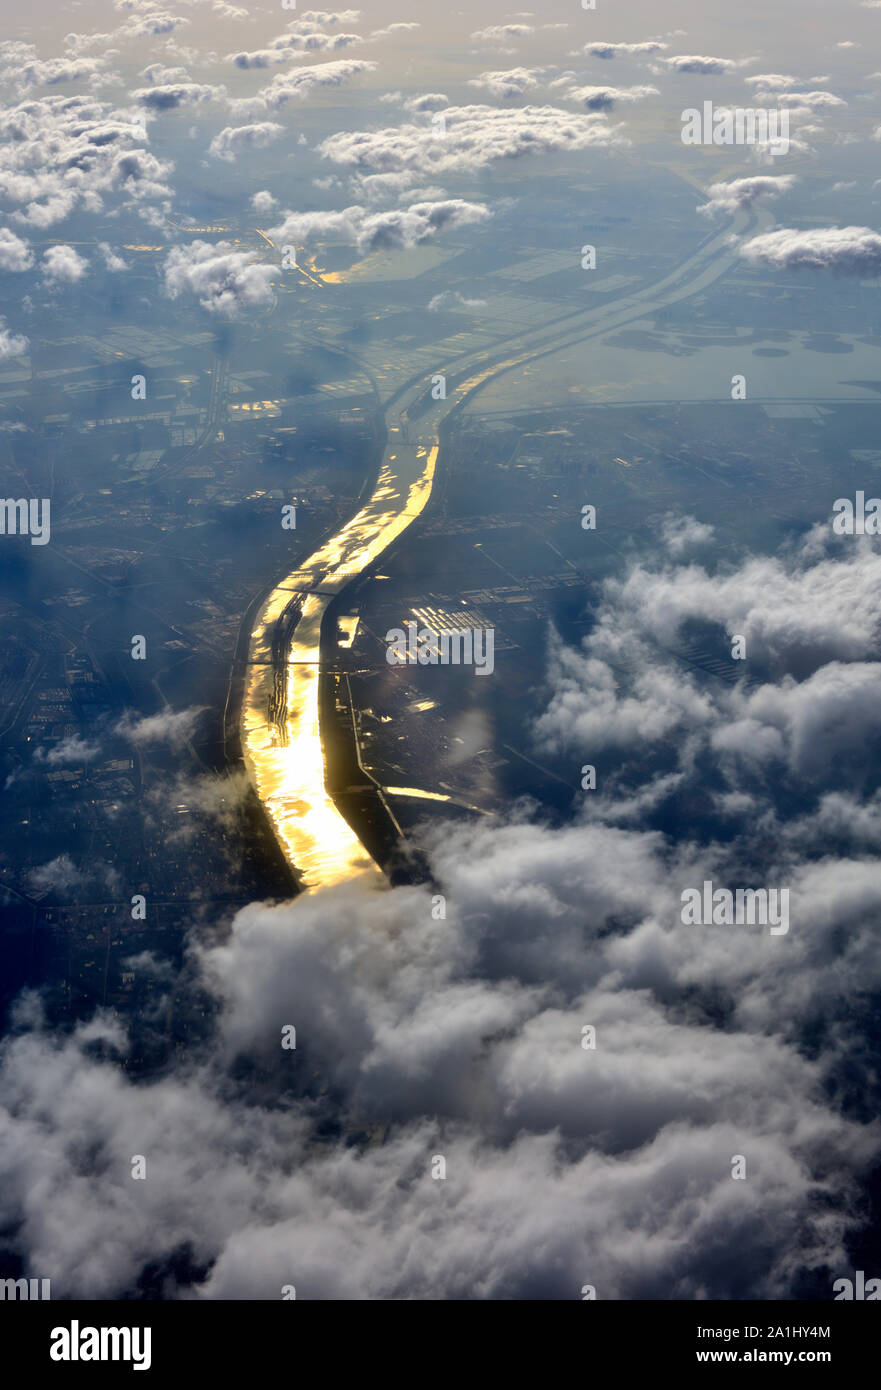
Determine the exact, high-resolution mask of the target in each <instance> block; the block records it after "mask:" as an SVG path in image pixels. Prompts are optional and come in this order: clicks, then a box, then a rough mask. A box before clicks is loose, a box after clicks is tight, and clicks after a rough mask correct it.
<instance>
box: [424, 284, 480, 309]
mask: <svg viewBox="0 0 881 1390" xmlns="http://www.w3.org/2000/svg"><path fill="white" fill-rule="evenodd" d="M485 306H486V300H485V299H468V298H467V297H466V296H465V295H464V294H460V293H459V291H458V290H443V291H442V292H441V293H440V294H436V295H435V296H434V298H433V299H430V300H429V302H428V312H429V313H430V314H437V313H440V312H441V310H445V309H483V308H485Z"/></svg>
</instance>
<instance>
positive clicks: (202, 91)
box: [131, 82, 226, 111]
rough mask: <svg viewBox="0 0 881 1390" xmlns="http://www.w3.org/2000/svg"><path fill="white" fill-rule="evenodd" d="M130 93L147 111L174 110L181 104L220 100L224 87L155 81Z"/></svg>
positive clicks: (223, 96) (196, 83)
mask: <svg viewBox="0 0 881 1390" xmlns="http://www.w3.org/2000/svg"><path fill="white" fill-rule="evenodd" d="M131 95H132V100H133V101H136V102H137V103H138V105H139V106H145V107H146V108H147V110H148V111H176V110H177V109H178V107H181V106H198V105H201V104H202V103H203V102H206V101H222V100H223V99H224V98H225V96H226V88H225V87H211V86H207V85H205V84H204V83H200V82H174V83H157V84H156V85H154V86H152V87H139V88H138V89H137V90H136V91H134V92H132V94H131Z"/></svg>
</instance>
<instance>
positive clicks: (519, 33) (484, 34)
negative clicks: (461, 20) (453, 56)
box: [471, 24, 535, 44]
mask: <svg viewBox="0 0 881 1390" xmlns="http://www.w3.org/2000/svg"><path fill="white" fill-rule="evenodd" d="M534 33H535V29H534V27H533V26H532V25H531V24H490V25H488V27H487V28H486V29H476V30H475V32H474V33H473V34H472V35H471V38H472V39H473V40H474V42H476V43H491V44H500V43H509V42H510V41H511V39H525V38H528V37H529V35H530V34H534Z"/></svg>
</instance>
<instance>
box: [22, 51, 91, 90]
mask: <svg viewBox="0 0 881 1390" xmlns="http://www.w3.org/2000/svg"><path fill="white" fill-rule="evenodd" d="M108 61H109V59H108V58H107V57H103V58H83V57H81V58H46V59H39V58H35V59H33V60H31V61H28V62H24V63H21V64H16V65H15V66H12V67H8V68H4V69H3V70H2V71H0V82H9V83H14V84H15V85H16V86H17V87H19V88H21V89H24V88H27V87H55V86H58V84H59V83H67V82H77V81H79V80H80V79H82V78H92V77H95V76H97V75H98V74H100V73H102V72H103V70H104V69H105V68H106V67H107V63H108Z"/></svg>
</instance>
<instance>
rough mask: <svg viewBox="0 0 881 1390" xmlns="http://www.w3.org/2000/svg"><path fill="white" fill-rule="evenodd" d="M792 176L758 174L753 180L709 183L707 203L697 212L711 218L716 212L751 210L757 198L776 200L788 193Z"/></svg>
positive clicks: (793, 178)
mask: <svg viewBox="0 0 881 1390" xmlns="http://www.w3.org/2000/svg"><path fill="white" fill-rule="evenodd" d="M795 181H796V180H795V176H794V175H793V174H781V175H779V176H775V175H771V174H759V175H756V176H755V177H753V178H746V179H731V180H730V181H729V182H728V183H711V184H710V186H709V188H708V189H707V194H708V201H707V202H706V203H701V205H700V207H699V208H698V212H700V213H703V215H704V216H705V217H713V216H715V214H716V213H717V212H725V213H732V212H739V211H740V210H741V209H743V208H751V207H752V206H753V204H754V203H755V202H756V201H757V200H758V199H759V198H777V197H779V196H780V194H781V193H788V192H789V190H790V188H792V186H793V184H794V183H795Z"/></svg>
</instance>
